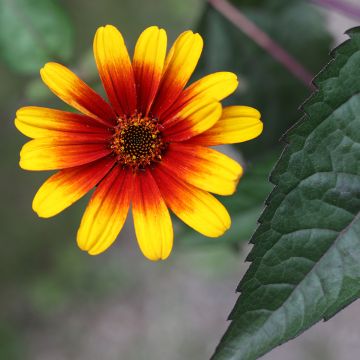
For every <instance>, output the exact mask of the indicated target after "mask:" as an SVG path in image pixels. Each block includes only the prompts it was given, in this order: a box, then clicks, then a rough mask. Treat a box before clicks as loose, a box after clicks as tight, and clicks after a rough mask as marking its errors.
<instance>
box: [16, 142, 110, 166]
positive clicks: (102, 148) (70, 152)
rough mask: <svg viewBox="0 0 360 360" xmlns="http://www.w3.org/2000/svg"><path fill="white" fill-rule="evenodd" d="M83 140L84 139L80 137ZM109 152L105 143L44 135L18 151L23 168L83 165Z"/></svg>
mask: <svg viewBox="0 0 360 360" xmlns="http://www.w3.org/2000/svg"><path fill="white" fill-rule="evenodd" d="M82 140H84V139H82ZM110 153H111V149H110V148H109V147H108V146H107V143H104V142H103V141H100V140H99V141H98V142H94V143H92V142H91V141H89V139H88V142H87V143H84V142H83V141H78V140H77V139H75V140H74V139H71V138H69V139H58V138H56V137H55V138H54V137H46V138H39V139H34V140H31V141H29V142H27V143H26V144H25V145H24V146H23V147H22V149H21V152H20V167H21V168H22V169H25V170H36V171H37V170H58V169H66V168H69V167H73V166H79V165H84V164H87V163H90V162H92V161H95V160H98V159H100V158H102V157H104V156H106V155H109V154H110Z"/></svg>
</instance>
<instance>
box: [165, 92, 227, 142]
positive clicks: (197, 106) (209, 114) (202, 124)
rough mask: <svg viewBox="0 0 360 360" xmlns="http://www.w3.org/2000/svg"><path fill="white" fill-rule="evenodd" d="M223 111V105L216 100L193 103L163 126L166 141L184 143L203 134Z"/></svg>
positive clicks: (206, 99) (209, 99)
mask: <svg viewBox="0 0 360 360" xmlns="http://www.w3.org/2000/svg"><path fill="white" fill-rule="evenodd" d="M221 111H222V107H221V103H219V102H218V101H217V100H215V99H211V98H207V97H203V98H199V99H197V100H194V101H191V102H190V103H189V104H188V105H187V106H186V107H184V108H183V109H182V110H181V111H180V112H179V113H178V114H177V115H176V116H174V117H173V118H171V119H168V120H167V121H166V122H165V123H164V124H163V128H164V129H163V134H164V139H165V141H167V142H172V141H184V140H188V139H190V138H191V137H193V136H195V135H198V134H201V133H202V132H204V131H206V130H207V129H209V128H211V127H212V126H213V125H214V124H215V123H216V122H217V121H218V119H219V118H220V116H221Z"/></svg>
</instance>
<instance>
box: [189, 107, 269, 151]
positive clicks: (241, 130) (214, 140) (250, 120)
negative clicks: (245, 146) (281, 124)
mask: <svg viewBox="0 0 360 360" xmlns="http://www.w3.org/2000/svg"><path fill="white" fill-rule="evenodd" d="M262 130H263V123H262V122H261V120H260V113H259V111H257V110H256V109H254V108H251V107H248V106H229V107H226V108H224V109H223V112H222V115H221V118H220V120H219V121H218V122H217V123H216V124H215V125H214V126H213V127H211V128H210V129H209V130H207V131H205V132H203V133H202V134H200V135H199V136H196V137H194V138H192V139H191V142H192V143H194V144H195V143H196V144H199V145H204V146H215V145H222V144H234V143H239V142H244V141H248V140H251V139H254V138H256V137H257V136H259V135H260V134H261V133H262Z"/></svg>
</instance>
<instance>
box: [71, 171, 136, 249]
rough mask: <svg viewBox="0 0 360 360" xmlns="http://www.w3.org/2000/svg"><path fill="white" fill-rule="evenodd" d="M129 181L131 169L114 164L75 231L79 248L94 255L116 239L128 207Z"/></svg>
mask: <svg viewBox="0 0 360 360" xmlns="http://www.w3.org/2000/svg"><path fill="white" fill-rule="evenodd" d="M132 184H133V174H132V172H131V171H126V170H123V169H121V167H120V166H115V167H114V168H113V170H111V172H110V173H109V174H108V175H107V176H106V177H105V178H104V180H103V181H102V182H101V183H100V185H99V186H98V187H97V189H96V191H95V192H94V194H93V196H92V197H91V199H90V202H89V204H88V206H87V208H86V211H85V213H84V216H83V218H82V220H81V224H80V228H79V231H78V235H77V243H78V245H79V247H80V249H82V250H84V251H87V252H88V253H89V254H90V255H97V254H100V253H101V252H103V251H105V250H106V249H107V248H108V247H109V246H110V245H111V244H112V243H113V242H114V241H115V240H116V238H117V236H118V234H119V232H120V230H121V229H122V227H123V225H124V223H125V220H126V216H127V213H128V211H129V206H130V200H131V196H132V189H133V186H132Z"/></svg>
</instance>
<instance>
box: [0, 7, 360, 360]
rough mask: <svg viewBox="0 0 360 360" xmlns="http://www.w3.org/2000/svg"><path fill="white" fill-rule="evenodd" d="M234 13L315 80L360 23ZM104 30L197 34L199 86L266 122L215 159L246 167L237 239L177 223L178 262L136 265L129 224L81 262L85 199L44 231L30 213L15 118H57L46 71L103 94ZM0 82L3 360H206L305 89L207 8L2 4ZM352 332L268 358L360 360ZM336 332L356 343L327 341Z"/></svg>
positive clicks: (264, 11) (314, 13)
mask: <svg viewBox="0 0 360 360" xmlns="http://www.w3.org/2000/svg"><path fill="white" fill-rule="evenodd" d="M353 3H354V4H355V3H356V1H353ZM233 4H234V5H236V6H237V7H238V8H239V10H241V11H242V12H243V13H244V14H246V16H248V17H249V18H250V19H252V20H253V21H254V22H255V23H256V24H257V25H258V26H259V27H260V28H262V29H263V30H264V31H266V32H267V33H268V34H269V35H270V36H271V37H272V38H273V39H275V40H276V41H277V42H278V43H279V44H280V45H281V46H282V47H284V49H286V50H287V51H288V52H289V53H290V54H291V55H293V56H294V57H295V58H296V59H297V60H298V61H299V62H300V63H301V64H302V65H303V66H304V67H305V68H307V69H308V70H309V71H310V72H312V73H314V74H315V73H316V72H318V71H319V70H320V69H321V67H322V65H323V64H325V63H326V62H328V61H329V57H328V52H329V50H330V48H331V47H333V45H334V44H337V43H339V41H341V40H343V39H345V37H341V34H342V32H343V31H345V30H346V28H349V27H351V26H352V25H355V24H356V22H355V21H351V20H350V19H349V18H347V17H346V16H343V15H340V14H337V13H336V12H334V11H328V10H324V9H321V8H320V7H317V6H315V5H312V4H311V3H310V2H309V1H301V0H296V1H295V0H256V1H255V0H252V1H250V0H234V1H233ZM104 24H113V25H115V26H117V27H118V28H119V29H120V30H121V31H122V33H123V34H124V37H125V38H126V40H127V44H128V46H129V48H130V49H132V48H133V45H134V43H135V41H136V39H137V37H138V35H139V34H140V32H141V31H142V30H143V29H144V28H145V27H147V26H150V25H158V26H161V27H164V28H165V29H166V30H167V32H168V36H169V39H170V40H171V41H173V40H174V39H175V37H176V35H177V34H178V33H179V32H181V31H183V30H185V29H188V28H191V29H195V30H197V31H199V32H200V33H201V35H202V36H203V37H204V39H205V49H204V53H203V57H202V59H201V62H200V64H199V67H198V70H197V73H196V74H195V75H194V78H197V77H199V76H201V75H203V74H206V73H210V72H213V71H219V70H227V71H233V72H235V73H237V75H238V76H239V80H240V85H239V89H238V90H237V92H236V94H235V95H234V96H232V97H231V98H230V99H229V100H228V101H227V103H228V104H243V105H251V106H255V107H256V108H258V109H260V111H261V112H262V115H263V120H264V124H265V131H264V133H263V135H262V136H261V137H260V138H259V139H256V140H254V141H252V142H251V143H249V144H240V145H238V146H236V147H224V148H223V150H224V151H225V152H227V153H228V154H230V155H231V156H233V157H234V158H236V159H238V160H240V161H242V162H243V163H244V165H245V168H246V172H245V175H244V178H243V180H242V181H241V183H240V185H239V188H238V191H237V193H236V194H235V195H234V196H232V197H230V198H224V199H221V200H222V201H223V202H224V203H225V204H226V206H227V207H228V208H229V210H230V212H231V215H232V219H233V225H232V228H231V229H230V230H229V231H228V233H227V234H225V235H224V236H223V237H222V238H219V239H207V238H204V237H202V236H200V235H197V234H195V232H193V231H192V230H189V229H188V228H187V227H185V226H184V225H182V224H180V223H179V222H176V221H175V223H174V225H175V230H176V237H175V249H174V251H173V253H172V255H171V257H170V258H169V260H167V261H166V262H158V263H151V262H149V261H147V260H146V259H144V258H143V257H142V255H141V253H140V251H139V250H138V248H137V244H136V240H135V239H134V234H133V225H132V222H131V219H130V220H129V219H128V221H127V224H126V226H125V228H124V229H123V231H122V233H121V234H120V236H119V239H118V241H117V242H116V244H115V245H114V246H113V247H112V248H111V249H110V250H109V251H108V252H106V253H105V254H102V255H100V256H97V257H90V256H88V255H86V254H84V253H82V252H81V251H80V250H79V249H78V248H77V246H76V243H75V237H76V230H77V227H78V225H79V222H80V219H81V215H82V212H83V210H84V208H85V206H86V202H87V201H88V199H89V197H88V196H87V197H85V198H84V199H82V200H81V201H79V202H78V203H77V204H75V205H74V206H72V207H71V208H69V209H67V210H66V211H64V212H63V213H62V214H60V215H59V216H57V217H55V218H52V219H46V220H45V219H39V218H38V217H37V216H36V214H35V213H34V212H33V211H32V210H31V202H32V198H33V196H34V194H35V192H36V190H37V188H38V187H39V186H40V185H41V183H42V182H43V181H44V180H45V179H46V178H47V177H48V176H49V174H46V173H44V172H42V173H37V172H35V173H31V172H26V171H22V170H21V169H20V168H19V167H18V159H19V151H20V148H21V146H22V144H24V143H25V141H26V139H25V138H24V137H23V136H22V135H21V134H19V133H18V132H17V131H16V129H15V127H14V125H13V119H14V116H15V112H16V109H18V108H19V107H22V106H27V105H38V106H48V107H57V108H61V107H63V106H64V105H63V104H61V103H60V102H59V101H58V100H57V99H56V98H55V97H54V96H53V95H52V94H51V93H50V91H48V90H47V89H46V87H45V86H44V85H43V84H42V83H41V81H40V79H39V74H38V72H39V69H40V67H41V66H42V65H43V64H44V63H45V62H47V61H58V62H61V63H63V64H65V65H67V66H69V67H70V68H72V69H73V70H74V71H75V72H76V73H77V74H78V75H79V76H81V77H82V78H83V79H84V80H86V81H87V82H88V83H90V84H91V85H92V86H93V87H95V88H96V89H97V90H98V91H100V92H102V89H101V86H100V83H99V79H98V75H97V72H96V68H95V64H94V60H93V57H92V40H93V36H94V33H95V31H96V29H97V27H98V26H100V25H104ZM334 34H337V36H334ZM339 35H340V36H339ZM0 79H1V81H0V109H1V131H0V137H1V139H0V153H1V177H0V182H1V184H0V185H1V187H0V188H1V208H0V212H1V213H0V239H1V252H0V281H1V297H0V360H13V359H22V360H27V359H31V360H32V359H36V360H40V359H41V360H53V359H54V360H58V359H59V360H60V359H61V360H70V359H71V360H73V359H77V360H82V359H89V360H97V359H103V360H118V359H119V360H122V359H125V360H128V359H129V360H151V359H166V360H168V359H169V360H180V359H191V360H198V359H199V360H200V359H208V358H209V357H210V355H211V353H212V351H213V349H214V348H215V346H216V344H217V342H218V341H219V339H220V336H221V335H222V333H223V332H224V330H225V328H226V317H227V315H228V313H229V311H230V309H231V308H232V305H233V304H234V301H235V299H236V295H235V293H234V289H235V287H236V285H237V282H238V280H239V279H240V277H241V275H242V274H243V272H244V271H245V270H246V267H247V265H246V264H245V263H244V259H245V257H246V253H247V252H248V247H247V245H246V244H247V241H248V240H249V238H250V236H251V233H252V232H253V231H254V229H255V226H256V220H257V218H258V216H259V214H260V213H261V210H262V208H263V203H264V201H265V199H266V196H267V195H268V193H269V192H270V191H271V189H272V186H271V184H269V183H268V179H267V178H268V174H269V172H270V170H271V168H272V166H273V165H274V163H275V161H276V158H277V156H278V154H279V152H280V150H281V145H280V143H279V138H280V137H281V135H282V133H283V132H284V131H285V130H286V129H287V128H289V127H290V126H291V125H292V124H294V122H295V121H296V120H298V118H299V117H300V116H301V112H299V111H298V107H299V105H300V104H301V103H302V102H303V101H304V100H305V98H306V97H307V96H309V94H310V89H309V88H308V87H306V86H304V85H303V84H302V83H301V82H300V81H299V80H298V79H296V78H295V77H294V76H293V75H292V74H290V73H289V72H288V71H287V70H286V69H284V68H283V67H282V66H281V65H279V64H278V63H277V62H275V61H274V60H273V59H272V57H271V56H269V55H268V54H267V53H266V52H264V51H263V50H262V49H260V48H259V47H258V46H257V45H255V43H254V42H253V41H252V40H251V39H249V38H247V37H246V36H245V35H243V33H242V32H241V31H240V30H239V29H237V28H236V27H234V26H233V25H232V24H230V23H229V22H228V21H227V20H226V19H225V18H224V17H223V16H222V15H221V14H219V13H218V12H217V11H216V10H214V9H213V8H212V7H211V6H209V5H208V4H207V3H206V1H204V0H103V1H101V2H100V1H85V0H72V1H71V0H64V1H55V0H0ZM353 306H356V305H353ZM357 306H359V305H357ZM350 309H352V308H350ZM350 311H351V310H350ZM351 320H352V321H353V322H354V321H355V320H356V318H355V320H354V316H349V315H347V314H345V315H343V314H340V315H339V316H338V317H336V318H335V319H334V320H332V321H331V322H330V323H329V324H327V325H326V327H322V328H319V326H318V325H317V326H315V327H314V328H313V329H312V330H310V332H308V333H306V334H304V335H303V336H301V337H300V338H299V339H297V340H296V341H294V342H292V343H290V344H288V345H286V346H285V347H283V348H281V349H280V350H276V351H275V352H273V353H271V354H268V355H266V356H265V357H264V359H268V360H271V359H275V358H276V359H279V360H281V359H284V360H285V359H287V360H288V359H294V360H300V359H307V360H311V359H330V360H331V359H334V360H335V359H342V360H344V359H355V358H356V355H354V356H355V357H350V356H352V355H351V353H350V354H349V352H348V351H346V349H348V348H349V347H351V348H352V349H355V350H356V349H357V350H356V351H360V348H359V346H360V345H359V343H358V341H356V339H358V336H359V335H360V334H359V329H358V327H357V337H354V332H355V333H356V327H355V328H352V327H351ZM358 320H360V319H359V317H358ZM334 324H335V325H334ZM345 324H346V326H345ZM357 324H358V322H357ZM345 327H346V328H347V329H350V330H351V329H352V333H351V336H352V337H351V336H347V333H346V332H345V333H341V331H342V330H341V331H340V333H339V331H338V330H336V329H339V328H340V329H345ZM350 330H348V331H350ZM344 331H345V330H344ZM352 339H353V340H352ZM349 341H350V343H349ZM351 341H352V342H351ZM356 346H357V348H356ZM355 350H354V351H355ZM289 354H291V355H289ZM347 356H349V357H347Z"/></svg>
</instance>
